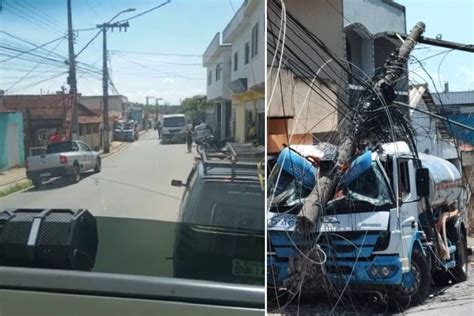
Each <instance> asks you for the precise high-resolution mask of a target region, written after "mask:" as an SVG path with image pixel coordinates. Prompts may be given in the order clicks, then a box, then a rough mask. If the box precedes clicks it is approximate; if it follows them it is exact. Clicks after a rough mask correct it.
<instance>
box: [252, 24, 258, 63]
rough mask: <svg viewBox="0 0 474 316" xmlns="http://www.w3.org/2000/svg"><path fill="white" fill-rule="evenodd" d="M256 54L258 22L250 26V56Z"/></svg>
mask: <svg viewBox="0 0 474 316" xmlns="http://www.w3.org/2000/svg"><path fill="white" fill-rule="evenodd" d="M257 54H258V22H257V24H255V26H254V27H253V28H252V58H254V57H255V56H257Z"/></svg>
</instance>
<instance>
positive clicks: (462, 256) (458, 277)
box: [451, 233, 469, 283]
mask: <svg viewBox="0 0 474 316" xmlns="http://www.w3.org/2000/svg"><path fill="white" fill-rule="evenodd" d="M454 258H455V259H456V266H455V267H454V268H453V269H451V279H452V281H453V283H460V282H464V281H466V280H467V274H468V271H469V261H468V258H467V245H466V237H464V235H463V234H462V233H461V235H460V236H459V241H458V243H457V248H456V252H455V253H454Z"/></svg>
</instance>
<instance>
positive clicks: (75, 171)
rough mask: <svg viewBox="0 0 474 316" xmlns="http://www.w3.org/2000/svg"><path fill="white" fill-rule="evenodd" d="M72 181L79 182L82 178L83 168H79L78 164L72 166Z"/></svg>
mask: <svg viewBox="0 0 474 316" xmlns="http://www.w3.org/2000/svg"><path fill="white" fill-rule="evenodd" d="M70 179H71V182H72V183H78V182H79V180H81V169H79V166H78V165H74V167H72V175H71V176H70Z"/></svg>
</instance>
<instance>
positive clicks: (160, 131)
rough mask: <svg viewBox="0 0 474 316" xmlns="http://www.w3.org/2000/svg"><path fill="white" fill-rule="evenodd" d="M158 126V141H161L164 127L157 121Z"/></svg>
mask: <svg viewBox="0 0 474 316" xmlns="http://www.w3.org/2000/svg"><path fill="white" fill-rule="evenodd" d="M156 125H157V130H158V139H161V133H162V131H163V129H162V127H161V121H159V120H158V121H157V122H156Z"/></svg>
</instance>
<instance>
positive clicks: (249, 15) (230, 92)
mask: <svg viewBox="0 0 474 316" xmlns="http://www.w3.org/2000/svg"><path fill="white" fill-rule="evenodd" d="M203 64H204V66H205V67H206V68H207V76H208V77H207V80H208V81H207V99H208V100H210V101H212V102H214V104H220V106H219V105H217V106H214V108H213V111H214V114H213V117H215V119H216V122H217V123H216V125H217V129H218V131H219V132H220V135H221V136H223V135H225V136H228V135H229V136H232V137H233V138H234V139H235V141H237V142H248V141H250V138H249V131H250V130H251V127H252V126H254V127H255V130H256V138H257V141H258V142H259V143H260V144H264V142H265V1H261V0H246V1H244V2H243V4H242V6H241V7H240V8H239V9H238V11H237V12H236V13H235V15H234V17H233V18H232V20H231V21H230V22H229V24H228V25H227V26H226V28H225V29H224V31H223V32H222V40H221V39H220V35H219V33H218V34H216V36H215V37H214V39H213V40H212V41H211V43H210V44H209V47H208V48H207V49H206V52H205V53H204V57H203ZM220 65H221V66H220ZM229 101H230V103H229ZM229 104H231V105H230V107H229ZM219 108H220V109H221V110H219ZM229 109H230V112H229V111H228V110H229ZM209 114H210V113H208V115H209ZM224 127H225V128H224Z"/></svg>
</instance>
